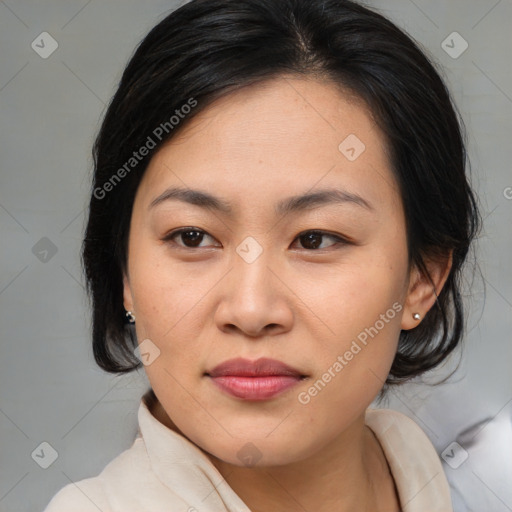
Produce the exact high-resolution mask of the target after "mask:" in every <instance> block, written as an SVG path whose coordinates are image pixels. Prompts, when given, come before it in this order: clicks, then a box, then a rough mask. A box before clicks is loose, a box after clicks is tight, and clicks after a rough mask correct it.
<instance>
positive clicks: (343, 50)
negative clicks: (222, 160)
mask: <svg viewBox="0 0 512 512" xmlns="http://www.w3.org/2000/svg"><path fill="white" fill-rule="evenodd" d="M283 75H295V76H304V77H310V76H312V77H316V78H319V79H324V80H329V81H331V82H334V83H336V84H338V85H339V86H340V87H341V88H343V90H346V91H348V92H350V93H351V94H355V95H356V96H357V97H358V98H360V99H362V100H363V101H364V102H365V103H366V105H367V106H368V107H369V110H370V112H371V114H372V115H373V117H374V119H375V120H376V122H377V123H378V125H379V127H380V128H381V130H382V132H383V133H384V135H385V138H386V143H387V148H388V152H389V157H390V161H391V164H392V171H393V173H394V175H395V177H396V181H397V183H398V185H399V188H400V192H401V197H402V201H403V207H404V212H405V218H406V232H407V243H408V253H409V262H410V264H414V265H416V266H417V268H418V269H420V270H421V271H422V272H424V275H426V276H428V270H427V264H426V262H427V261H428V259H429V258H433V257H436V256H440V255H446V254H447V253H448V252H449V251H453V262H452V268H451V271H450V273H449V276H448V278H447V280H446V283H445V285H444V287H443V288H442V290H441V292H440V293H439V295H438V297H437V300H436V304H435V306H434V307H432V308H431V309H430V310H429V311H428V313H427V314H426V316H425V318H424V319H423V320H422V322H421V323H420V324H419V325H418V326H417V327H415V328H413V329H411V330H406V331H405V330H404V331H401V334H400V340H399V345H398V351H397V353H396V356H395V359H394V361H393V364H392V367H391V370H390V374H389V376H388V378H387V380H386V384H387V385H389V384H396V383H399V382H402V381H404V380H407V379H410V378H412V377H414V376H417V375H420V374H422V373H424V372H426V371H428V370H430V369H433V368H434V367H436V366H437V365H439V364H440V363H441V362H442V361H443V360H444V359H445V358H446V357H447V356H448V355H449V354H450V353H451V352H452V351H453V350H454V349H455V348H456V347H457V345H458V344H459V343H460V341H461V339H462V337H463V332H464V308H463V303H462V298H461V275H462V268H463V263H464V261H465V260H466V257H467V254H468V250H469V248H470V244H471V242H472V240H473V238H474V237H475V236H476V234H477V232H478V229H479V226H480V216H479V211H478V206H477V202H476V198H475V195H474V193H473V192H472V189H471V186H470V183H469V178H468V176H467V174H466V150H465V138H464V130H463V123H462V120H461V118H460V115H459V114H458V112H457V110H456V107H455V106H454V104H453V101H452V100H451V96H450V93H449V91H448V90H447V87H446V85H445V83H444V81H443V79H442V78H441V76H440V74H439V72H437V71H436V69H435V67H434V65H433V64H432V63H431V61H430V59H429V58H428V57H427V56H426V54H425V52H424V51H423V50H421V49H420V48H419V46H418V44H417V43H415V42H414V41H413V40H412V39H411V38H410V37H409V36H408V35H406V34H405V33H404V32H403V31H402V30H400V29H399V28H397V27H396V26H395V25H394V24H393V23H392V22H390V21H389V20H388V19H386V18H385V17H383V16H382V15H380V14H378V13H377V12H374V11H372V10H370V9H368V8H366V7H363V6H362V5H359V4H357V3H354V2H351V1H346V0H192V1H191V2H189V3H186V4H185V5H183V6H182V7H180V8H179V9H177V10H175V11H174V12H172V13H171V14H169V15H168V16H167V17H166V18H165V19H163V20H162V21H161V22H159V23H158V24H157V25H156V26H155V27H154V28H153V29H152V30H151V31H150V32H149V33H148V35H147V36H146V37H145V38H144V39H143V41H142V42H141V43H140V45H139V46H138V48H137V49H136V51H135V52H134V54H133V56H132V57H131V59H130V61H129V63H128V65H127V66H126V68H125V70H124V72H123V75H122V78H121V81H120V83H119V86H118V88H117V91H116V93H115V95H114V97H113V98H112V101H111V103H110V105H109V106H108V109H107V111H106V114H105V116H104V120H103V123H102V126H101V128H100V131H99V133H98V135H97V138H96V140H95V143H94V147H93V158H94V179H93V186H92V194H91V199H90V207H89V217H88V223H87V228H86V233H85V237H84V240H83V246H82V261H83V265H84V269H85V274H86V279H87V290H88V293H89V295H90V298H91V301H92V306H93V309H92V314H93V317H92V327H93V329H92V338H93V352H94V357H95V359H96V362H97V363H98V365H99V366H100V367H101V368H103V369H104V370H106V371H109V372H113V373H123V372H128V371H131V370H133V369H135V368H137V367H140V366H141V364H140V361H139V359H138V358H137V357H136V356H135V355H134V352H133V351H134V348H135V347H136V346H137V344H136V339H135V333H134V329H133V327H130V326H129V325H127V323H126V320H125V311H124V307H123V282H122V277H123V272H124V271H125V270H126V262H127V241H128V234H129V229H130V218H131V212H132V207H133V202H134V198H135V193H136V191H137V187H138V184H139V183H140V180H141V178H142V176H143V174H144V171H145V169H146V167H147V165H148V163H149V161H150V159H151V157H152V156H153V155H154V154H155V152H157V151H158V149H159V148H160V147H161V146H162V144H164V143H165V142H166V141H168V140H170V139H171V137H173V136H174V135H175V134H176V133H177V132H178V130H179V129H181V128H183V127H184V126H186V124H187V122H188V121H190V119H192V118H193V117H194V116H195V115H197V114H198V113H199V112H201V111H202V110H203V109H204V108H206V107H207V106H208V105H210V104H211V103H212V102H213V101H214V100H215V99H216V98H218V97H220V96H221V95H225V94H229V92H230V91H233V90H236V89H239V88H241V87H244V86H248V85H251V84H254V83H257V82H261V81H264V80H267V79H270V78H275V77H279V76H283ZM185 105H189V106H190V107H191V108H185V107H184V106H185ZM192 106H193V108H192ZM187 112H188V113H187ZM185 114H186V115H185ZM178 117H179V121H177V119H178ZM173 118H174V120H173ZM148 137H150V138H151V140H152V144H149V139H148ZM142 146H145V147H146V148H148V147H150V146H152V147H151V148H150V149H148V151H147V154H145V155H144V156H142V155H139V154H137V158H136V159H135V157H134V151H136V150H137V149H138V148H140V147H142ZM141 153H142V152H141ZM128 162H129V165H127V163H128ZM123 170H124V172H123Z"/></svg>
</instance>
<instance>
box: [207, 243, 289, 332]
mask: <svg viewBox="0 0 512 512" xmlns="http://www.w3.org/2000/svg"><path fill="white" fill-rule="evenodd" d="M270 263H271V262H270V261H269V260H268V258H267V257H266V256H265V252H263V254H262V255H260V257H259V258H258V259H257V260H256V261H253V262H252V263H247V262H246V261H244V260H243V259H242V258H240V257H238V256H236V257H235V258H234V263H233V268H232V270H231V272H229V273H228V274H227V275H226V277H225V279H224V280H223V283H222V285H221V288H220V290H221V300H220V302H219V304H218V307H217V309H216V312H215V323H216V325H217V327H218V328H219V329H220V330H222V331H223V332H227V333H235V332H238V333H243V334H244V335H246V336H250V337H261V336H268V335H276V334H281V333H284V332H287V331H289V330H290V329H291V327H292V324H293V310H292V308H291V295H292V294H291V293H290V292H289V290H288V289H287V287H286V286H284V285H283V283H282V281H281V280H280V279H279V278H278V277H277V275H276V274H278V271H277V270H276V265H275V264H274V265H271V266H272V267H273V268H272V269H271V268H270V267H269V264H270ZM287 292H288V293H287Z"/></svg>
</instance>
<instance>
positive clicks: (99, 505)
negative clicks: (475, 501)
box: [44, 399, 453, 512]
mask: <svg viewBox="0 0 512 512" xmlns="http://www.w3.org/2000/svg"><path fill="white" fill-rule="evenodd" d="M138 420H139V432H138V435H137V438H136V439H135V441H134V443H133V445H132V446H131V448H129V449H128V450H126V451H124V452H123V453H121V454H120V455H119V456H118V457H116V458H115V459H114V460H113V461H112V462H110V463H109V464H108V465H107V466H106V467H105V469H104V470H103V471H102V472H101V473H100V474H99V475H98V476H97V477H94V478H87V479H85V480H80V481H78V482H76V483H73V484H69V485H67V486H66V487H64V488H63V489H61V490H60V491H59V492H58V493H57V494H56V495H55V496H54V498H53V499H52V501H51V502H50V503H49V505H48V506H47V508H46V510H45V511H44V512H98V511H101V512H250V510H249V508H248V507H247V506H246V505H245V504H244V503H243V501H242V500H241V499H240V498H239V497H238V495H237V494H236V493H235V492H234V491H233V490H232V489H231V487H229V486H228V484H227V483H226V482H224V480H223V478H222V476H221V474H220V473H219V472H218V470H217V469H216V468H215V466H214V465H213V464H212V463H211V462H210V460H209V459H208V457H207V456H206V455H205V454H204V453H203V452H202V451H201V450H200V449H199V448H197V446H195V445H194V444H193V443H191V442H190V441H189V440H188V439H186V438H184V437H183V436H181V435H180V434H178V433H176V432H174V431H172V430H170V429H169V428H168V427H166V426H165V425H163V424H162V423H160V422H159V421H158V420H157V419H156V418H155V417H154V416H153V415H152V414H151V412H150V411H149V409H148V407H147V405H146V403H145V402H144V399H142V400H141V403H140V406H139V411H138ZM366 424H367V425H368V426H369V427H370V428H371V430H372V431H373V432H374V433H375V435H376V437H377V439H378V440H379V442H380V444H381V445H382V448H383V450H384V453H385V455H386V458H387V460H388V464H389V466H390V468H391V472H392V474H393V478H394V480H395V482H396V486H397V490H398V494H399V499H400V504H401V508H402V511H403V512H453V509H452V505H451V499H450V491H449V486H448V483H447V480H446V477H445V475H444V472H443V468H442V465H441V462H440V459H439V457H438V455H437V453H436V451H435V449H434V447H433V446H432V444H431V442H430V440H429V439H428V437H427V436H426V435H425V433H424V432H423V431H422V430H421V429H420V427H419V426H418V425H416V423H415V422H414V421H412V420H411V419H410V418H408V417H407V416H405V415H403V414H402V413H399V412H396V411H392V410H389V409H368V410H367V412H366Z"/></svg>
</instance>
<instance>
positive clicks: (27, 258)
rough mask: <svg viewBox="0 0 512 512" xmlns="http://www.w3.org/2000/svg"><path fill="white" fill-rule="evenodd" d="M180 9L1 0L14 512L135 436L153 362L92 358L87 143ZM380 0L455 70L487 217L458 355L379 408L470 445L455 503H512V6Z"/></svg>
mask: <svg viewBox="0 0 512 512" xmlns="http://www.w3.org/2000/svg"><path fill="white" fill-rule="evenodd" d="M177 5H178V3H177V2H172V1H163V0H151V1H145V2H140V1H139V2H135V1H133V0H130V1H126V0H125V1H121V0H108V1H102V2H100V1H98V0H89V1H86V0H85V1H84V0H80V1H78V0H73V1H66V2H64V1H63V0H60V1H58V0H45V1H42V2H35V1H34V2H30V1H27V0H18V1H16V2H15V1H14V0H5V1H0V48H1V52H0V109H1V117H0V145H1V146H0V148H1V149H0V151H1V163H0V165H1V167H0V229H1V246H0V247H1V248H0V251H1V253H0V254H1V267H0V322H1V323H0V325H1V358H0V391H1V394H0V429H1V448H0V449H1V452H0V461H1V466H0V511H2V512H7V511H9V512H12V511H37V510H42V509H43V508H44V507H45V506H46V504H47V503H48V501H49V500H50V499H51V497H52V496H53V495H54V494H55V492H56V491H57V490H59V489H60V488H62V487H63V486H64V485H66V484H68V483H69V482H71V481H77V480H80V479H82V478H86V477H90V476H96V475H97V474H98V473H99V472H100V471H101V470H102V469H103V467H104V466H105V465H106V464H107V463H108V462H109V461H110V460H112V459H113V458H114V457H115V456H116V455H117V454H119V453H120V452H121V451H122V450H123V449H125V448H127V447H129V446H130V445H131V443H132V441H133V438H134V435H135V433H136V429H137V417H136V412H137V409H138V406H139V400H140V397H141V395H142V393H143V392H144V390H145V389H146V387H147V385H148V384H147V380H146V378H145V375H144V372H143V371H141V372H140V373H138V374H137V373H134V374H132V375H128V376H123V377H117V376H112V375H108V374H105V373H103V372H102V371H101V370H99V369H98V368H97V367H96V366H95V364H94V362H93V358H92V351H91V347H90V342H89V316H88V315H89V313H88V307H87V302H86V298H85V294H84V288H83V278H82V274H81V269H80V264H79V249H80V243H81V236H82V232H83V227H84V221H85V212H84V208H85V205H86V203H87V200H88V197H87V196H88V192H89V181H90V172H91V167H92V161H91V158H90V148H91V144H92V141H93V137H94V135H95V133H96V131H97V129H98V127H99V122H100V118H101V116H102V113H103V112H104V109H105V104H106V103H108V101H109V99H110V97H111V95H112V94H113V92H114V87H115V84H116V83H117V81H118V80H119V78H120V76H121V72H122V69H123V67H124V65H125V64H126V62H127V59H128V58H129V56H130V54H131V53H132V51H133V49H134V47H135V45H136V44H137V43H138V42H139V41H140V39H141V38H142V37H143V36H144V35H145V33H147V31H148V30H149V29H150V28H151V27H152V26H153V25H155V24H156V23H157V22H158V21H159V20H161V19H162V18H163V17H164V16H165V15H166V14H167V13H168V12H169V11H170V10H172V9H173V8H174V7H176V6H177ZM370 5H372V4H371V3H370ZM373 5H375V6H377V7H379V9H380V10H381V12H382V13H383V14H385V15H387V16H389V17H390V18H391V19H393V20H394V21H395V22H397V23H398V25H399V26H401V27H402V28H404V29H405V30H406V31H408V32H409V33H410V34H411V35H412V36H413V37H414V38H415V39H416V40H417V41H419V42H420V43H421V44H422V45H423V46H424V47H425V48H426V49H427V51H428V52H429V53H430V54H431V55H432V57H433V58H434V60H435V61H436V62H438V63H439V64H440V66H442V67H443V69H444V71H443V73H444V76H445V78H446V80H447V81H448V84H449V86H450V88H451V90H452V92H453V94H454V97H455V100H456V102H457V104H458V106H459V109H460V111H461V112H462V115H463V117H464V120H465V122H466V125H467V128H468V135H469V143H470V158H471V160H472V176H473V183H474V186H475V188H476V190H477V192H478V193H479V195H480V199H481V203H482V210H483V216H484V218H485V223H484V230H483V232H482V235H481V237H480V240H479V242H478V245H477V257H478V258H479V259H480V267H481V271H482V274H481V276H480V275H478V274H477V276H476V278H475V279H474V280H473V278H472V276H471V274H470V273H468V276H467V281H468V292H471V294H472V295H471V297H468V307H469V308H470V311H471V315H470V317H469V320H468V331H469V333H468V336H467V339H466V343H465V351H464V354H463V359H462V364H461V365H460V367H459V369H458V371H457V372H456V374H455V375H454V377H452V378H451V379H450V380H449V381H448V382H447V383H445V384H443V385H439V386H437V387H432V386H428V385H426V384H425V383H424V382H423V381H424V380H426V379H423V380H418V381H417V382H414V383H411V384H408V385H407V386H405V387H404V388H403V389H402V390H401V391H400V393H392V394H391V396H390V398H389V400H388V401H387V402H386V403H383V404H381V406H383V407H392V408H397V409H399V410H400V411H402V412H404V413H405V414H407V415H408V416H410V417H411V418H413V419H414V420H415V421H416V422H417V423H418V424H419V425H420V426H421V427H422V428H423V429H424V430H425V432H426V433H427V435H429V437H430V439H431V440H432V442H433V443H434V445H435V446H436V448H437V449H438V451H439V453H440V454H441V453H442V452H443V451H444V450H445V448H446V447H447V446H449V445H450V443H452V442H454V441H457V442H458V445H459V446H460V448H459V447H457V446H455V451H453V452H449V453H450V455H452V457H451V459H450V462H451V463H452V465H454V464H455V463H454V461H455V462H457V461H459V462H460V458H461V457H463V456H465V454H466V453H467V455H468V458H467V460H466V461H465V462H463V463H462V464H461V465H460V466H459V467H458V468H457V469H453V468H452V467H450V466H449V465H448V464H445V470H446V474H447V476H448V478H449V481H450V483H451V485H452V490H453V499H454V504H455V510H456V511H465V510H471V511H475V512H476V511H478V512H483V511H485V512H502V511H507V510H512V491H511V489H512V429H511V417H512V377H511V372H510V367H511V365H510V363H511V359H512V344H511V343H510V332H511V328H512V325H511V320H510V319H511V316H512V315H511V313H512V276H511V272H510V255H511V253H512V251H511V245H512V244H511V238H512V237H511V233H510V231H511V229H510V227H511V225H512V222H511V221H512V188H510V187H512V173H511V170H510V162H511V161H512V144H511V140H510V136H511V133H512V126H511V125H512V117H511V113H512V76H511V62H512V60H511V58H510V56H511V49H512V48H511V47H512V44H511V36H510V28H511V22H512V3H511V1H510V0H500V1H497V0H479V1H471V2H468V1H465V0H456V1H450V2H446V1H441V0H439V1H438V0H436V1H427V0H414V2H413V1H412V0H392V1H388V2H386V3H385V7H382V5H381V4H379V3H378V2H374V3H373ZM454 31H456V32H458V33H459V34H460V35H461V36H462V37H463V38H464V40H465V41H467V43H468V45H469V46H468V48H467V50H466V51H465V52H464V53H462V54H461V55H459V56H457V58H454V56H453V55H452V56H450V55H449V54H448V53H447V51H451V52H452V54H453V53H454V52H459V51H460V50H461V49H462V48H463V46H462V45H463V44H464V43H463V41H462V40H461V39H458V38H457V36H455V39H454V38H453V36H451V38H448V39H446V38H447V36H449V35H450V34H452V33H453V32H454ZM42 32H48V33H50V34H51V36H52V37H53V38H54V39H55V40H56V41H57V42H58V48H57V50H56V51H55V52H54V53H53V54H52V55H50V56H49V57H48V58H46V59H43V58H42V57H41V56H40V55H39V54H38V53H36V51H35V50H34V49H32V47H31V43H32V41H34V40H35V41H36V43H37V42H38V41H40V38H38V36H39V35H40V34H41V33H42ZM445 40H446V42H445V43H444V47H443V45H442V43H443V41H445ZM39 44H40V46H41V43H39ZM447 45H448V47H447ZM450 46H451V47H453V48H451V49H450V48H449V47H450ZM49 47H50V46H49V42H48V40H46V43H45V49H46V50H48V48H49ZM445 50H447V51H445ZM41 239H43V240H42V241H41ZM47 239H49V241H51V242H49V241H48V240H47ZM45 250H46V251H47V252H44V251H45ZM55 250H56V252H55ZM484 293H485V302H484ZM456 362H457V361H456V360H453V361H452V362H449V363H448V364H447V365H445V367H444V368H442V369H441V370H440V371H438V372H436V374H435V375H434V376H433V377H432V378H430V377H429V379H428V381H429V382H430V381H435V380H436V378H439V377H442V376H444V375H446V372H447V371H448V370H449V369H450V368H451V367H454V366H455V364H456ZM42 442H48V443H49V444H50V445H51V446H52V447H53V449H55V450H56V452H57V453H58V457H57V459H56V460H55V461H54V462H53V464H52V465H50V466H49V467H48V469H43V468H42V467H40V465H39V464H41V463H42V464H44V462H45V461H44V460H43V459H44V458H45V457H46V458H47V457H49V454H51V450H49V449H47V448H46V449H45V448H44V447H43V452H41V448H40V447H39V445H40V443H42ZM452 448H453V447H452ZM34 450H35V452H34ZM463 450H464V451H463ZM32 453H34V454H37V453H39V454H41V453H44V457H43V456H40V457H39V458H38V457H37V456H36V455H34V456H31V454H32ZM36 460H37V461H38V462H39V464H38V463H36ZM48 460H49V459H46V462H48Z"/></svg>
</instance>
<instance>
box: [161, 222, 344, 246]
mask: <svg viewBox="0 0 512 512" xmlns="http://www.w3.org/2000/svg"><path fill="white" fill-rule="evenodd" d="M192 231H193V232H196V233H199V234H200V235H207V236H210V237H211V238H213V237H212V236H211V235H209V234H208V233H207V232H206V231H204V230H202V229H199V228H195V227H186V228H179V229H176V230H174V231H171V232H170V233H168V234H167V235H165V236H164V237H163V238H162V241H163V242H172V243H173V244H175V245H177V246H178V247H179V248H181V249H185V250H194V249H204V247H188V246H186V245H180V244H178V243H176V242H175V241H174V239H175V238H177V237H178V236H179V235H181V234H183V233H188V232H192ZM307 234H315V235H318V236H322V237H329V238H332V239H333V240H335V243H334V244H332V245H330V246H329V247H327V248H325V247H324V248H320V249H307V248H303V250H305V251H308V252H318V251H322V250H324V251H325V250H327V249H330V248H331V247H335V246H337V245H341V246H344V245H348V244H350V243H351V242H350V241H349V240H348V239H346V238H344V237H341V236H340V235H335V234H332V233H329V232H328V231H322V230H320V229H309V230H306V231H302V232H301V233H299V234H298V235H297V236H296V237H295V238H294V240H293V241H294V242H295V240H297V239H299V238H300V237H302V236H305V235H307ZM201 242H202V240H201ZM201 242H200V243H201Z"/></svg>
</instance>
